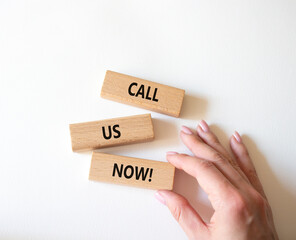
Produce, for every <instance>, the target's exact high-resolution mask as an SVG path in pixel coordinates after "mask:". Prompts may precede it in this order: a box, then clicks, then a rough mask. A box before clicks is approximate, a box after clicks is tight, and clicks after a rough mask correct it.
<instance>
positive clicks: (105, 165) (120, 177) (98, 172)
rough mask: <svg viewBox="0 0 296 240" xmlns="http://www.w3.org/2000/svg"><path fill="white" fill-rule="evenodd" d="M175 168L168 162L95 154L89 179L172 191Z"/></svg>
mask: <svg viewBox="0 0 296 240" xmlns="http://www.w3.org/2000/svg"><path fill="white" fill-rule="evenodd" d="M174 175H175V167H174V166H173V165H171V164H170V163H167V162H159V161H152V160H145V159H140V158H131V157H124V156H117V155H110V154H105V153H98V152H93V155H92V160H91V166H90V171H89V179H90V180H95V181H101V182H109V183H117V184H124V185H130V186H135V187H143V188H151V189H168V190H171V189H172V188H173V184H174Z"/></svg>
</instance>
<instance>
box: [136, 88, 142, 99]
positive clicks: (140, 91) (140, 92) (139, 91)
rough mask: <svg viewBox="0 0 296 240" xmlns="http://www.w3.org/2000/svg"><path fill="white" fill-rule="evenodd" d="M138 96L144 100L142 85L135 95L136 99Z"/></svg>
mask: <svg viewBox="0 0 296 240" xmlns="http://www.w3.org/2000/svg"><path fill="white" fill-rule="evenodd" d="M138 95H141V96H142V98H144V85H141V86H140V88H139V90H138V92H137V94H136V97H138Z"/></svg>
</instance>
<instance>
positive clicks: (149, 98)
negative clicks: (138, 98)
mask: <svg viewBox="0 0 296 240" xmlns="http://www.w3.org/2000/svg"><path fill="white" fill-rule="evenodd" d="M150 88H151V87H150V86H148V89H147V93H146V99H147V100H151V97H149V92H150Z"/></svg>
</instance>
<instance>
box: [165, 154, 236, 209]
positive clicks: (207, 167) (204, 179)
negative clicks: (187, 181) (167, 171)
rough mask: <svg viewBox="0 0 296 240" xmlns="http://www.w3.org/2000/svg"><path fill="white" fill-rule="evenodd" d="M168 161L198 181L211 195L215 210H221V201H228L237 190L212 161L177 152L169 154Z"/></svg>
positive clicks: (210, 198)
mask: <svg viewBox="0 0 296 240" xmlns="http://www.w3.org/2000/svg"><path fill="white" fill-rule="evenodd" d="M167 160H168V162H170V163H171V164H172V165H174V166H175V167H176V168H178V169H181V170H183V171H185V172H186V173H188V174H189V175H191V176H193V177H195V178H196V179H197V181H198V183H199V185H200V186H201V187H202V189H203V190H204V191H205V192H206V193H207V194H208V195H209V200H210V201H211V203H212V205H213V208H214V209H215V210H217V209H218V208H219V205H220V204H221V200H222V201H224V202H225V201H227V200H228V199H229V197H230V196H231V194H232V192H233V191H234V190H235V187H234V186H233V185H232V184H231V182H230V181H229V180H228V179H227V178H226V177H225V176H224V175H223V174H222V173H221V172H220V171H219V170H218V169H217V168H216V166H215V165H214V164H213V163H212V162H210V161H206V160H203V159H200V158H197V157H192V156H188V155H186V154H178V153H176V152H168V153H167Z"/></svg>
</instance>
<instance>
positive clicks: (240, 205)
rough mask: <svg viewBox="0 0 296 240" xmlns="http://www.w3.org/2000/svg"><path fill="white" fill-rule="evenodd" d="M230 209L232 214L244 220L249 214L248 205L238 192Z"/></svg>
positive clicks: (232, 199)
mask: <svg viewBox="0 0 296 240" xmlns="http://www.w3.org/2000/svg"><path fill="white" fill-rule="evenodd" d="M229 207H230V208H229V210H230V211H231V214H232V215H233V216H235V217H238V218H242V217H243V216H245V215H246V213H247V212H248V203H247V201H246V199H245V198H244V197H243V196H242V195H241V194H240V193H238V192H236V193H234V194H233V196H232V198H231V202H230V204H229Z"/></svg>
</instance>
